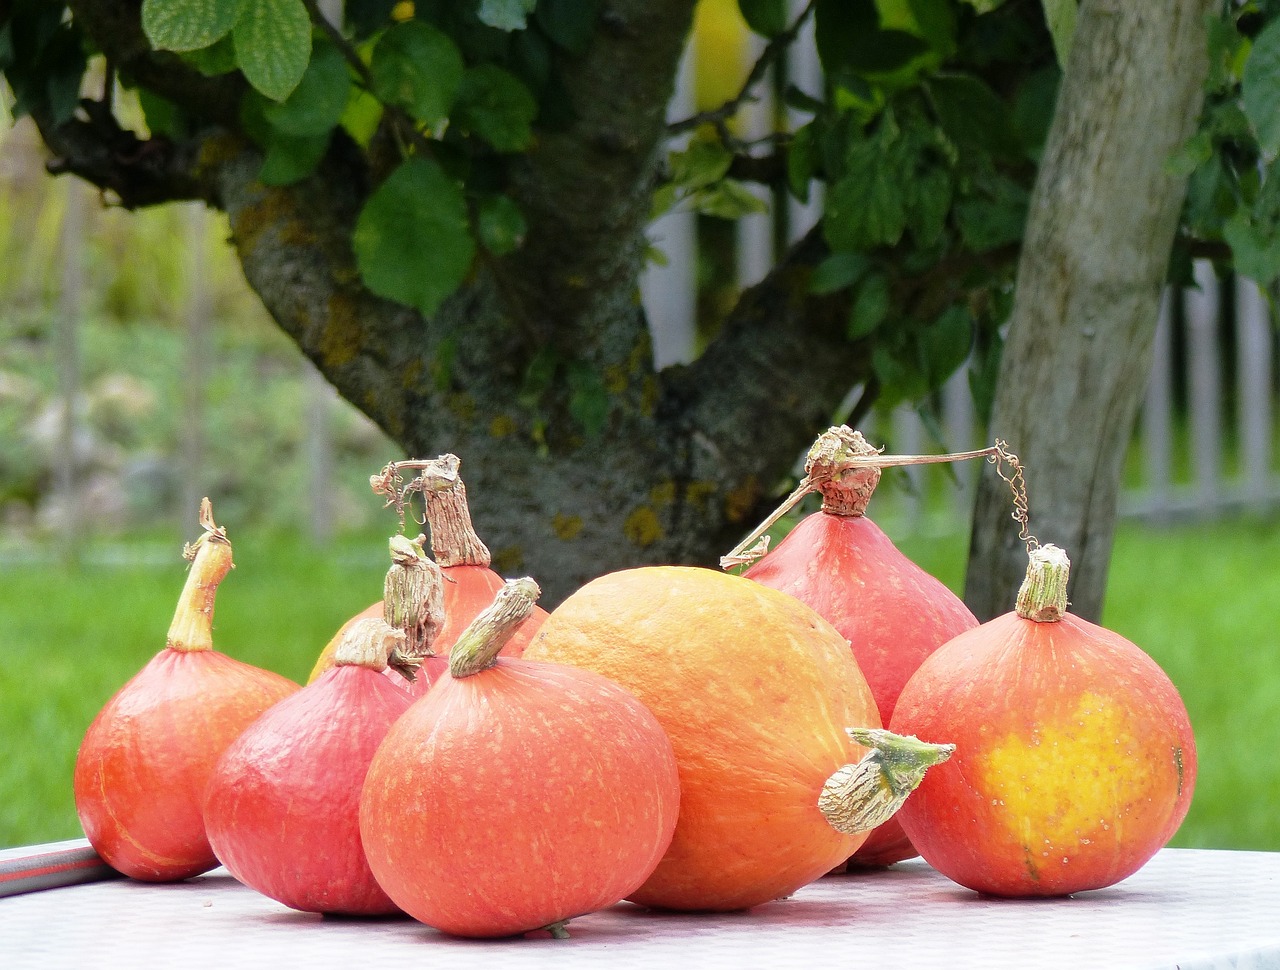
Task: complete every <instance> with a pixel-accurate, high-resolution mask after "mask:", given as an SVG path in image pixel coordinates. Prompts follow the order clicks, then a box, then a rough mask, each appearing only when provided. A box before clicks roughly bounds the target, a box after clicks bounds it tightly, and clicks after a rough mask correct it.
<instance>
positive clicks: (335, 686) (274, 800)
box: [204, 618, 413, 916]
mask: <svg viewBox="0 0 1280 970" xmlns="http://www.w3.org/2000/svg"><path fill="white" fill-rule="evenodd" d="M403 642H404V634H403V633H402V632H401V631H399V630H393V629H392V627H390V626H388V625H387V623H385V622H384V621H383V620H379V619H376V618H368V619H364V620H361V621H360V622H358V623H355V624H353V625H352V626H351V627H350V628H349V629H348V632H347V634H346V636H345V637H344V638H343V641H342V643H341V644H340V645H339V646H338V649H337V653H336V654H335V656H334V666H333V667H332V668H330V669H329V670H327V671H326V672H325V673H324V674H323V675H322V676H321V677H320V678H319V679H318V680H316V681H315V682H314V683H312V684H309V685H308V686H306V687H304V688H303V689H302V690H300V691H298V692H297V693H296V694H294V695H292V696H291V697H287V698H285V699H284V700H282V701H281V702H280V703H278V704H276V705H275V706H274V707H272V708H271V709H270V710H269V711H267V712H266V713H265V714H263V715H262V716H261V717H260V718H258V719H257V720H256V721H254V722H253V724H251V725H249V727H248V728H247V729H246V730H245V732H244V733H243V734H241V735H240V737H239V738H238V739H237V740H236V741H235V742H234V743H233V744H232V745H231V746H230V747H229V748H228V749H227V750H226V751H225V752H224V753H223V755H222V757H221V758H220V759H219V760H218V764H217V766H216V768H215V769H214V772H213V776H212V778H211V779H210V781H209V787H208V789H207V791H206V794H205V805H204V819H205V827H206V829H207V831H208V834H209V843H210V845H212V846H213V850H214V852H215V853H216V854H217V856H218V859H219V860H221V862H222V864H223V865H225V866H226V867H227V870H228V871H229V872H230V873H231V874H232V875H233V876H235V877H236V878H237V879H238V880H240V881H241V882H242V883H244V884H245V885H247V886H250V887H252V888H253V889H256V890H257V891H258V892H260V893H262V894H263V895H265V896H270V897H271V898H272V899H275V900H277V901H279V902H281V903H284V905H286V906H290V907H292V908H293V909H298V910H304V911H307V912H313V913H342V914H347V915H357V916H376V915H381V914H386V913H395V912H398V908H397V907H396V905H395V903H393V902H392V901H391V899H390V897H388V896H387V894H386V893H385V892H383V891H382V889H381V887H379V886H378V884H377V882H376V881H375V880H374V878H373V873H372V872H371V871H370V870H369V863H368V862H367V861H366V859H365V854H364V848H363V846H362V844H361V842H360V791H361V787H362V786H363V785H364V778H365V774H366V773H367V772H368V770H369V763H370V762H371V761H372V760H373V755H374V752H375V751H376V750H377V748H378V745H379V744H381V743H382V739H383V738H384V737H385V736H386V733H387V730H388V729H389V728H390V727H391V725H392V724H393V723H395V721H396V719H397V718H399V717H400V715H402V714H403V713H404V712H405V711H406V710H407V709H408V707H409V705H410V704H411V703H413V697H412V696H411V695H410V694H409V693H408V692H407V691H406V690H404V689H403V688H401V687H398V686H396V685H395V684H394V683H392V682H391V680H389V679H388V678H387V677H385V676H383V672H384V671H385V670H386V669H387V658H388V657H389V656H390V654H391V651H392V649H393V648H394V647H396V646H398V645H401V644H403ZM396 676H397V677H399V675H396ZM399 679H401V680H403V678H399Z"/></svg>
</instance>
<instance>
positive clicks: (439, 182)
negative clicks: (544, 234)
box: [353, 158, 475, 315]
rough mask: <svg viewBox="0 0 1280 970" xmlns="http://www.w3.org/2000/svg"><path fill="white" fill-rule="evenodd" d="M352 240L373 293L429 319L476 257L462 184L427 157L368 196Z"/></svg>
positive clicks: (397, 172)
mask: <svg viewBox="0 0 1280 970" xmlns="http://www.w3.org/2000/svg"><path fill="white" fill-rule="evenodd" d="M353 242H354V247H355V252H356V263H357V265H358V266H359V269H360V275H361V276H362V277H363V278H364V281H365V285H367V286H368V287H369V289H371V290H372V291H373V292H375V293H377V294H378V295H380V296H384V297H386V298H388V299H391V300H396V301H398V302H400V303H404V304H406V305H408V306H413V307H417V308H418V309H419V310H421V311H422V312H423V313H424V314H427V315H430V314H432V313H434V312H435V311H436V310H437V309H438V308H439V306H440V304H441V302H443V301H444V299H445V297H447V296H448V295H449V294H450V293H452V292H453V291H454V290H456V289H457V288H458V286H459V284H461V283H462V281H463V280H464V279H465V278H466V275H467V272H468V270H470V268H471V260H472V258H473V257H474V255H475V240H474V239H472V237H471V232H470V228H469V226H468V223H467V204H466V199H465V198H464V197H463V194H462V188H461V186H459V185H458V183H457V182H455V181H453V180H452V179H451V178H449V177H448V176H447V175H445V173H444V170H443V169H441V168H440V166H439V165H438V164H436V163H435V162H433V161H430V160H428V159H424V158H412V159H410V160H408V161H407V162H404V163H403V164H401V165H400V167H399V168H397V169H396V170H395V171H394V172H392V173H391V175H390V176H389V177H388V178H387V180H386V181H385V182H383V183H382V185H380V186H379V187H378V189H377V190H376V191H375V192H374V193H373V195H372V196H370V197H369V201H368V202H366V203H365V206H364V209H363V210H362V211H361V213H360V218H359V219H358V220H357V222H356V231H355V236H354V240H353Z"/></svg>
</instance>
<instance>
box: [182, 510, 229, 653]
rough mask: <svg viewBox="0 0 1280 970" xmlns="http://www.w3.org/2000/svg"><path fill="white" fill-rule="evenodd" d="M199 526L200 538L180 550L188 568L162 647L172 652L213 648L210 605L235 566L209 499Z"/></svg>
mask: <svg viewBox="0 0 1280 970" xmlns="http://www.w3.org/2000/svg"><path fill="white" fill-rule="evenodd" d="M200 525H201V527H203V529H204V532H203V533H202V534H201V536H200V538H199V539H197V540H196V541H195V542H192V543H188V544H187V545H185V546H184V547H183V549H182V557H183V558H184V559H186V560H187V561H188V562H190V563H191V568H190V570H189V571H188V572H187V582H186V585H185V586H183V588H182V595H181V596H179V597H178V607H177V609H176V610H175V611H174V614H173V622H172V623H170V624H169V635H168V636H167V637H166V639H165V646H167V647H169V648H170V649H172V650H181V651H184V652H194V651H198V650H212V649H213V602H214V599H215V597H216V596H217V593H218V584H220V583H221V582H222V580H223V579H224V578H225V577H226V575H227V573H229V572H230V571H231V569H232V567H233V566H234V565H235V564H234V563H233V562H232V561H231V541H230V540H229V539H228V538H227V530H226V529H223V528H222V527H220V526H218V525H216V524H215V523H214V521H213V504H212V503H211V502H210V501H209V499H208V498H205V499H204V500H203V501H202V502H201V503H200Z"/></svg>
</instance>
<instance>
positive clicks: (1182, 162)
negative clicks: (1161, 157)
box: [1164, 131, 1213, 178]
mask: <svg viewBox="0 0 1280 970" xmlns="http://www.w3.org/2000/svg"><path fill="white" fill-rule="evenodd" d="M1212 157H1213V138H1212V136H1211V135H1210V134H1209V132H1207V131H1198V132H1196V133H1195V134H1194V135H1193V136H1191V137H1190V138H1188V139H1187V140H1186V142H1184V143H1183V145H1182V147H1181V148H1179V149H1178V150H1177V151H1175V152H1174V153H1173V154H1172V155H1170V156H1169V158H1168V160H1166V161H1165V163H1164V170H1165V171H1166V172H1167V173H1169V174H1170V175H1172V176H1174V177H1175V178H1186V177H1187V176H1188V175H1190V174H1191V173H1192V172H1194V171H1195V170H1196V169H1197V168H1199V167H1200V166H1201V165H1202V164H1204V163H1205V162H1207V161H1208V160H1209V159H1210V158H1212Z"/></svg>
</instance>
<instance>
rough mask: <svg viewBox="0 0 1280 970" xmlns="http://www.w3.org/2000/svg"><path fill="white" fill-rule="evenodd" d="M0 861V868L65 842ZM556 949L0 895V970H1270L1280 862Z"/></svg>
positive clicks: (802, 902)
mask: <svg viewBox="0 0 1280 970" xmlns="http://www.w3.org/2000/svg"><path fill="white" fill-rule="evenodd" d="M75 844H83V842H82V841H81V842H80V843H75V842H69V843H56V844H55V845H51V846H39V847H27V848H24V849H8V850H0V860H3V859H4V858H6V857H13V856H16V855H20V854H27V853H31V852H35V851H44V850H48V849H51V848H59V847H63V846H67V845H75ZM569 933H570V938H569V939H567V940H555V939H551V938H550V936H548V935H547V934H544V933H538V934H530V935H529V936H526V937H524V938H522V939H514V940H500V941H473V940H458V939H452V938H449V937H446V936H443V935H442V934H440V933H438V932H436V931H435V930H432V929H430V928H429V927H426V926H423V925H422V924H420V923H416V922H414V921H413V920H410V919H408V918H407V917H404V918H395V919H381V920H356V919H333V918H325V917H320V916H316V915H313V914H306V913H298V912H295V911H293V910H290V909H288V908H286V907H284V906H282V905H280V904H279V903H276V902H275V901H273V900H271V899H268V898H266V897H265V896H261V895H259V894H257V893H255V892H253V891H252V890H249V889H247V888H245V887H244V886H241V885H240V884H239V883H237V882H236V881H235V880H234V879H232V878H231V877H230V876H229V875H228V874H227V873H226V870H223V869H218V870H215V871H213V872H211V873H208V874H206V875H203V876H198V877H196V878H194V879H190V880H187V881H186V882H182V883H172V884H166V885H154V884H146V883H139V882H134V881H132V880H124V879H118V880H112V881H108V882H98V883H90V884H85V885H79V886H68V887H64V888H59V889H50V890H45V891H42V892H34V893H29V894H26V895H21V896H14V897H11V898H8V899H0V967H3V968H5V970H25V968H28V967H30V968H40V970H55V968H62V967H76V968H79V967H93V968H112V967H128V968H136V967H159V966H183V967H184V968H197V967H219V968H244V967H271V968H273V970H284V968H287V967H294V966H306V967H307V968H308V970H321V968H326V967H343V968H348V967H363V966H370V967H375V968H377V970H391V968H397V967H413V968H416V970H428V968H429V970H436V968H455V967H456V968H470V967H483V966H501V967H502V970H523V968H526V967H537V968H550V967H555V968H556V970H573V968H579V967H590V968H592V970H601V968H607V970H625V968H630V967H655V966H656V967H675V968H680V967H686V966H695V965H696V966H698V967H699V968H700V970H715V968H719V967H732V968H733V970H747V968H752V967H761V968H766V967H767V968H770V970H774V968H785V967H804V968H806V970H815V968H819V967H831V968H841V970H843V968H851V970H852V968H859V970H860V968H869V970H870V968H881V967H885V968H890V967H891V968H895V970H917V968H918V970H933V968H937V970H969V968H973V970H1001V968H1006V967H1007V968H1017V970H1058V968H1062V970H1066V968H1071V970H1081V968H1090V970H1091V968H1125V970H1128V968H1132V970H1140V968H1141V970H1146V968H1151V970H1155V968H1175V967H1176V968H1178V970H1210V968H1212V970H1226V968H1233V970H1264V968H1265V970H1272V968H1275V970H1280V853H1274V852H1228V851H1216V850H1215V851H1209V850H1196V849H1165V850H1163V851H1162V852H1160V853H1158V854H1157V855H1156V857H1155V858H1154V859H1152V860H1151V861H1150V862H1149V863H1148V864H1147V865H1146V866H1145V867H1143V869H1142V870H1140V871H1139V872H1138V873H1136V874H1135V875H1133V876H1131V877H1130V878H1129V879H1126V880H1125V881H1124V882H1121V883H1119V884H1117V885H1115V886H1112V887H1110V888H1108V889H1102V890H1096V891H1093V892H1086V893H1079V894H1077V895H1075V896H1072V897H1069V898H1064V899H1052V900H998V899H989V898H985V897H981V896H978V895H977V894H975V893H972V892H970V891H968V890H966V889H963V888H961V887H959V886H957V885H956V884H954V883H952V882H951V881H950V880H948V879H946V878H945V877H944V876H942V875H940V874H939V873H937V872H936V871H934V870H933V869H931V868H930V867H929V866H928V865H926V864H925V863H924V862H922V861H921V860H919V859H916V860H912V861H910V862H904V863H899V864H898V865H896V866H894V867H892V868H891V869H889V870H886V871H881V872H876V873H865V874H861V875H838V876H827V877H826V878H823V879H820V880H818V881H817V882H816V883H814V884H813V885H811V886H807V887H806V888H804V889H802V890H800V891H799V892H798V893H796V895H795V896H793V897H791V898H790V899H786V900H779V901H777V902H773V903H768V904H766V905H763V906H758V907H756V908H755V909H753V910H751V911H749V912H744V913H730V914H716V915H690V914H670V913H655V912H651V911H648V910H645V909H642V908H640V907H637V906H633V905H630V904H628V903H622V904H620V905H618V906H615V907H613V908H612V909H610V910H608V911H605V912H601V913H594V914H592V915H590V916H583V917H580V918H578V919H575V920H573V921H572V922H571V923H570V924H569Z"/></svg>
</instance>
